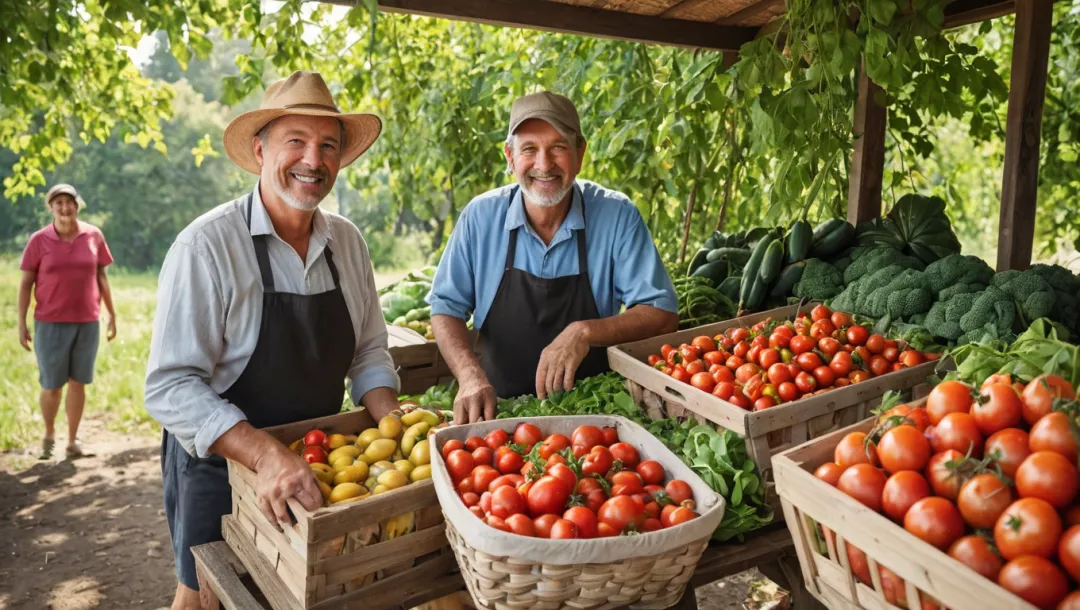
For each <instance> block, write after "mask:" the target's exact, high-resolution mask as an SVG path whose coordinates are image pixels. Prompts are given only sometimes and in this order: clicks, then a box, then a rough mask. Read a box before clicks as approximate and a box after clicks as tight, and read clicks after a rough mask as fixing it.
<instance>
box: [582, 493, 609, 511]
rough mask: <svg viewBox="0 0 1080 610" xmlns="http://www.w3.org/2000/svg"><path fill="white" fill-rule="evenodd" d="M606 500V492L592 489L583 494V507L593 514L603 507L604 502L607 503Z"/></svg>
mask: <svg viewBox="0 0 1080 610" xmlns="http://www.w3.org/2000/svg"><path fill="white" fill-rule="evenodd" d="M607 499H608V494H607V492H606V491H604V490H603V489H594V490H593V491H590V492H589V493H587V494H585V507H586V508H588V509H589V510H591V511H592V512H594V513H595V512H596V511H598V510H600V507H601V506H603V505H604V502H607Z"/></svg>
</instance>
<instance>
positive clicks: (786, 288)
mask: <svg viewBox="0 0 1080 610" xmlns="http://www.w3.org/2000/svg"><path fill="white" fill-rule="evenodd" d="M805 270H806V261H798V262H795V263H792V264H790V265H788V266H787V267H784V270H783V271H781V272H780V275H778V276H777V277H776V281H775V282H773V286H772V290H770V291H769V296H770V297H774V298H784V297H789V296H791V293H792V292H793V291H794V290H795V284H798V283H799V280H801V279H802V274H803V271H805Z"/></svg>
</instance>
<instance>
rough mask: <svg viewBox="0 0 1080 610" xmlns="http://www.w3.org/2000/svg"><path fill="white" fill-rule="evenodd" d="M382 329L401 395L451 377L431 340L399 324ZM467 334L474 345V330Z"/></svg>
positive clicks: (421, 390)
mask: <svg viewBox="0 0 1080 610" xmlns="http://www.w3.org/2000/svg"><path fill="white" fill-rule="evenodd" d="M386 332H387V335H388V336H387V342H388V343H389V347H390V357H391V358H393V360H394V366H396V367H397V369H398V376H399V377H400V378H401V393H402V394H422V393H423V392H424V391H426V390H427V389H428V388H430V387H431V386H433V385H438V384H440V383H448V382H450V381H451V380H453V378H454V376H453V374H452V373H451V372H450V366H449V365H448V364H447V363H446V360H444V359H443V357H442V354H441V353H440V352H439V346H438V345H436V344H435V342H434V341H427V340H425V339H424V338H423V337H421V336H420V335H419V334H418V333H416V332H413V331H411V330H409V329H407V328H402V327H400V326H393V325H387V327H386ZM470 336H471V337H472V338H473V343H474V345H475V342H476V332H475V331H473V332H472V333H470Z"/></svg>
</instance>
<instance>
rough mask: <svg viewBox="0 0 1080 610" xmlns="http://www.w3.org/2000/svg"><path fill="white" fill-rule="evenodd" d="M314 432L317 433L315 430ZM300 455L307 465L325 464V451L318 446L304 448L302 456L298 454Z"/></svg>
mask: <svg viewBox="0 0 1080 610" xmlns="http://www.w3.org/2000/svg"><path fill="white" fill-rule="evenodd" d="M314 432H318V430H315V431H314ZM308 434H311V432H308ZM300 455H301V456H302V457H303V458H304V461H306V462H307V463H308V464H325V463H326V451H325V450H324V449H323V448H322V447H321V446H320V445H313V446H311V447H306V448H305V449H304V452H303V453H302V454H300Z"/></svg>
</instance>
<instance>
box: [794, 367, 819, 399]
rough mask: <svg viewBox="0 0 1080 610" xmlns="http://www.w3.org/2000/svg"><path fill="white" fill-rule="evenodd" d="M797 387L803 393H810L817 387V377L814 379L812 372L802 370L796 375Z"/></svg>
mask: <svg viewBox="0 0 1080 610" xmlns="http://www.w3.org/2000/svg"><path fill="white" fill-rule="evenodd" d="M795 387H796V388H798V390H799V391H800V392H802V393H803V394H809V393H810V392H813V391H814V390H815V389H816V388H817V379H814V376H813V375H811V374H810V373H807V372H806V371H802V372H800V373H799V374H798V375H796V376H795Z"/></svg>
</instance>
